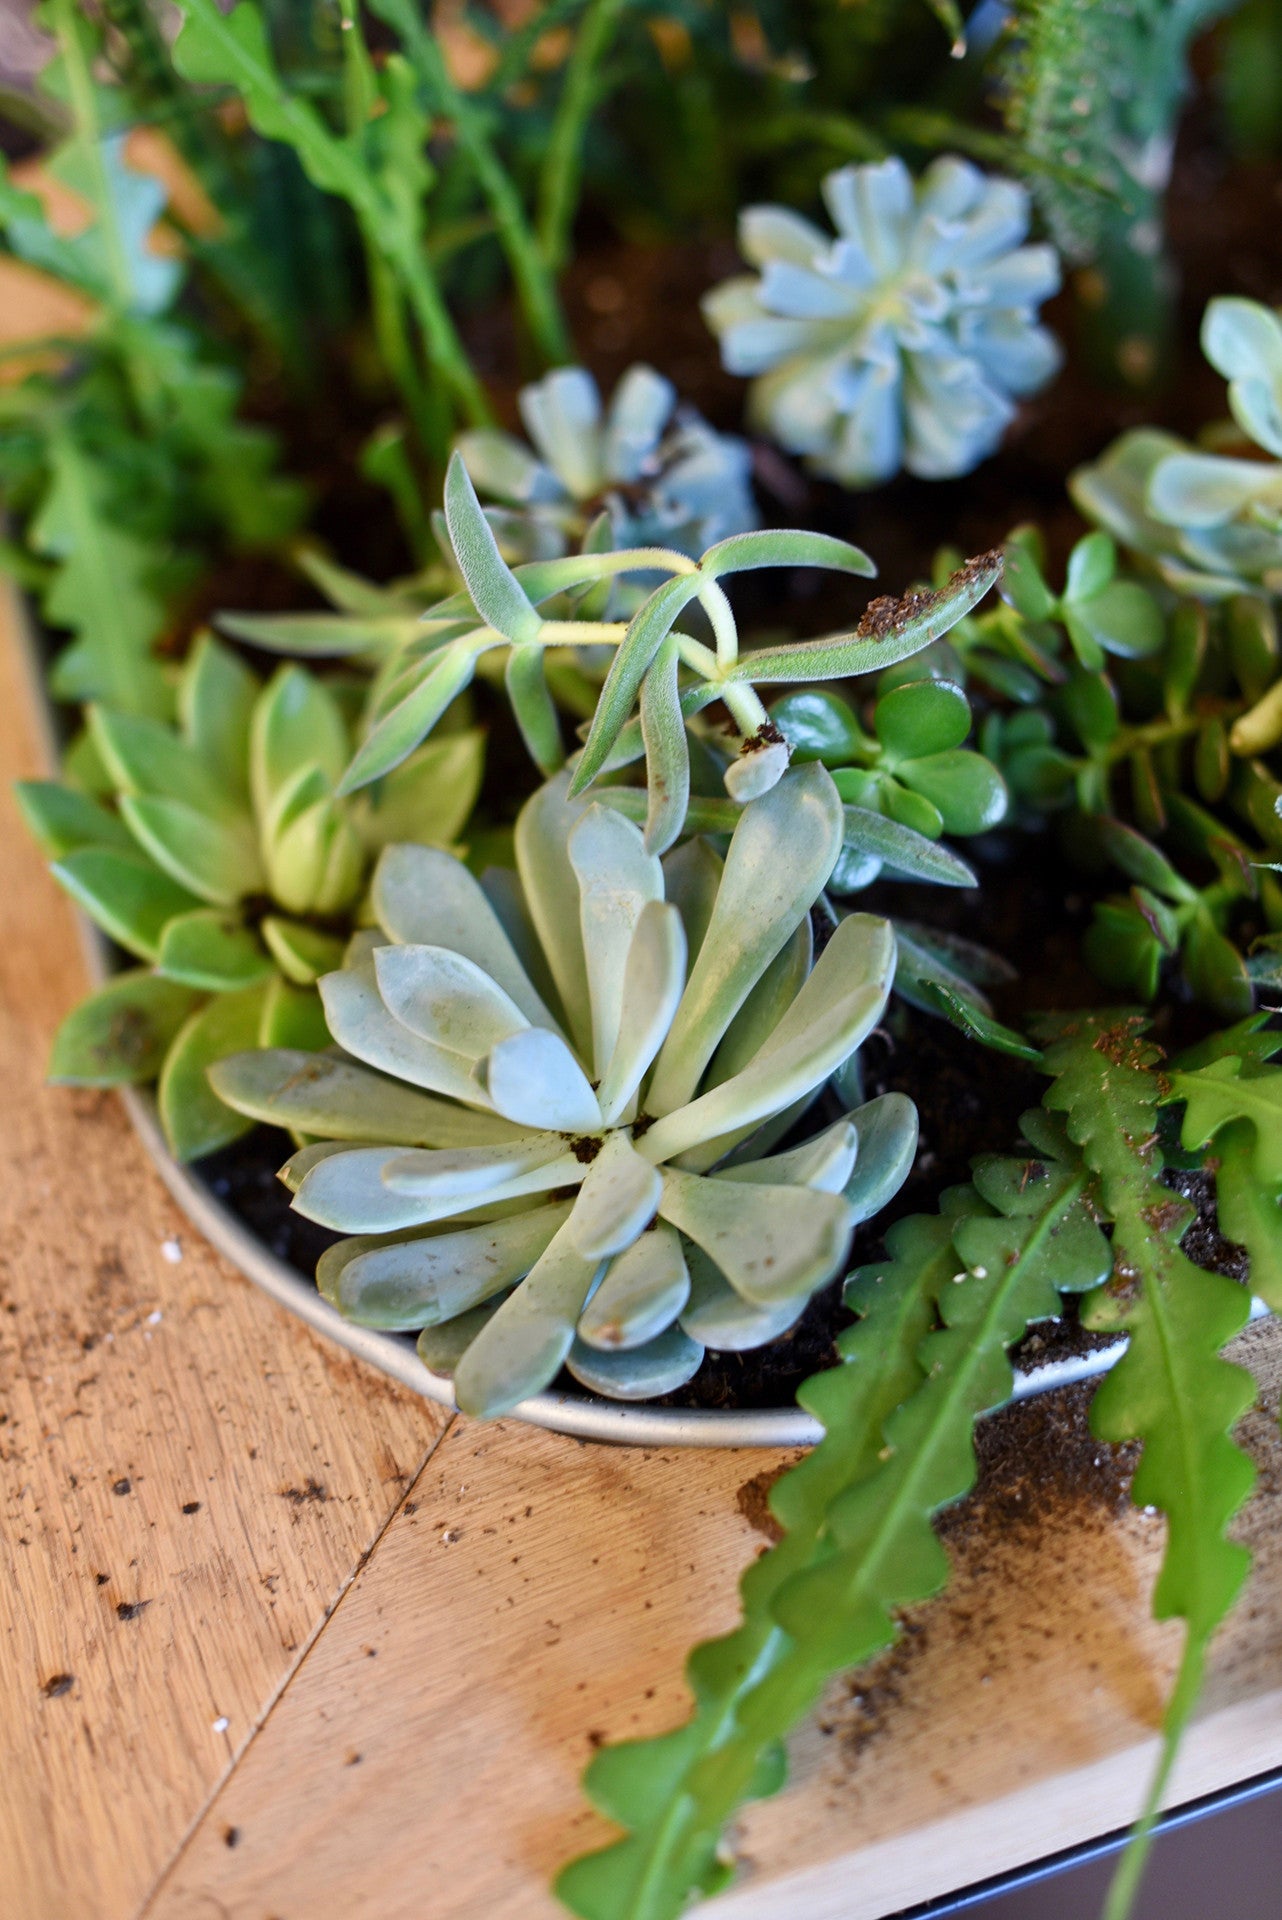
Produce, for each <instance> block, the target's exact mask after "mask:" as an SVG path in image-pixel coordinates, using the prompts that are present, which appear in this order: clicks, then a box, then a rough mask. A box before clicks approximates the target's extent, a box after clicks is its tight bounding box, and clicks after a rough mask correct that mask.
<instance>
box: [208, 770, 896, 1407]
mask: <svg viewBox="0 0 1282 1920" xmlns="http://www.w3.org/2000/svg"><path fill="white" fill-rule="evenodd" d="M841 833H842V813H841V802H840V799H839V796H838V794H837V791H836V788H835V787H834V785H833V782H832V779H831V778H830V776H829V775H828V774H827V773H826V772H825V770H824V769H823V768H822V766H819V765H813V766H809V767H803V768H798V769H797V770H796V771H794V772H792V773H789V774H788V775H787V776H786V777H785V778H784V779H783V780H782V781H780V782H779V783H778V784H777V785H776V786H775V787H774V788H773V789H772V790H771V792H770V793H768V794H767V795H766V796H765V797H764V798H762V799H759V800H755V801H753V802H752V803H751V804H749V805H748V806H746V807H745V808H744V809H743V811H742V813H741V815H740V818H739V822H738V824H737V826H736V828H735V831H734V833H733V835H732V836H731V838H730V842H729V846H728V848H727V850H726V853H725V857H724V860H723V859H722V858H721V857H720V856H719V855H718V854H717V853H716V852H715V851H714V850H713V848H712V847H711V845H709V843H708V842H707V841H704V840H698V839H694V840H690V841H687V842H686V844H685V845H684V846H683V847H682V848H681V849H680V850H679V851H677V852H675V853H672V854H670V855H669V856H668V859H667V862H666V865H665V864H661V863H660V861H659V860H658V858H657V857H656V856H655V855H654V854H652V853H648V852H647V851H646V848H645V844H644V841H643V838H642V835H641V832H640V830H639V829H638V828H637V827H636V826H634V825H633V824H632V823H631V822H630V821H628V820H626V819H625V818H624V817H623V815H622V814H620V813H618V812H617V811H614V810H613V809H611V808H609V807H607V806H604V805H602V804H601V803H600V802H591V803H589V802H584V801H577V802H576V801H574V800H572V799H571V798H570V797H569V794H568V781H567V778H566V776H565V775H560V776H558V778H557V779H556V780H554V781H552V782H549V783H548V784H547V785H545V786H543V787H542V788H540V789H539V790H538V792H536V794H535V795H534V796H533V798H532V799H531V800H529V801H527V802H526V804H525V807H524V808H523V810H522V812H521V815H520V818H519V820H518V822H517V831H516V854H517V871H516V873H515V874H506V875H503V876H501V878H502V885H501V886H499V885H496V886H495V887H494V889H493V893H492V897H490V896H488V895H487V893H486V891H485V889H484V888H483V887H482V886H481V885H480V884H479V883H478V882H477V881H476V880H475V879H474V878H473V877H472V876H471V875H470V874H469V873H468V871H467V869H466V867H465V866H464V865H463V864H462V863H461V862H459V861H458V860H457V859H455V858H454V857H453V856H452V855H450V854H448V853H446V852H440V851H431V850H428V849H424V848H414V847H404V846H402V847H394V848H390V849H389V850H388V851H387V852H385V853H384V854H383V856H382V858H381V860H380V862H379V865H378V868H377V870H376V873H375V878H374V888H373V905H374V909H375V912H376V914H377V917H378V925H377V927H376V928H373V929H370V930H369V931H368V932H363V933H361V934H359V935H358V936H357V938H356V940H355V941H354V942H353V946H352V948H351V950H350V951H349V956H348V961H347V963H346V965H345V966H344V967H343V968H342V969H340V970H338V971H336V972H333V973H330V974H327V975H325V976H323V977H322V979H321V981H320V992H321V995H322V998H323V1001H324V1005H325V1012H326V1017H327V1019H328V1022H329V1027H330V1031H331V1032H332V1034H333V1036H334V1039H335V1040H336V1041H337V1043H338V1046H339V1048H340V1049H341V1050H342V1051H341V1054H340V1055H338V1056H333V1055H322V1056H320V1057H318V1058H316V1059H314V1060H309V1059H308V1058H307V1057H305V1056H301V1057H300V1055H299V1054H298V1053H296V1052H293V1051H284V1052H274V1051H271V1050H268V1051H253V1052H247V1053H242V1054H240V1055H239V1056H237V1057H233V1058H232V1059H229V1060H224V1061H223V1062H222V1063H221V1065H219V1066H218V1067H216V1068H215V1069H214V1073H213V1079H214V1084H215V1086H216V1087H217V1088H218V1090H219V1092H220V1093H221V1095H222V1097H223V1098H224V1099H225V1100H226V1101H228V1102H229V1103H230V1104H231V1105H233V1106H236V1107H237V1108H239V1110H240V1111H241V1112H242V1113H244V1114H246V1115H249V1116H252V1117H253V1118H258V1119H270V1120H274V1121H276V1122H277V1123H278V1124H283V1125H287V1126H290V1127H292V1128H295V1129H298V1130H301V1131H302V1132H303V1133H305V1134H306V1135H308V1136H309V1141H310V1144H308V1145H307V1146H305V1147H303V1148H302V1150H301V1151H300V1152H299V1153H298V1154H296V1155H295V1156H294V1158H293V1160H291V1162H290V1163H289V1165H288V1166H287V1168H286V1169H285V1176H284V1177H285V1178H286V1180H287V1181H288V1183H289V1185H290V1186H291V1187H292V1188H293V1190H294V1205H295V1206H296V1207H297V1208H298V1209H299V1210H300V1211H301V1212H303V1213H305V1214H306V1215H308V1217H309V1218H311V1219H313V1220H317V1221H319V1222H320V1223H321V1224H322V1225H324V1226H327V1227H331V1228H337V1229H339V1230H340V1231H343V1232H345V1233H349V1234H352V1235H354V1236H355V1237H353V1238H350V1239H346V1240H342V1241H340V1242H339V1243H338V1244H337V1245H336V1246H335V1247H333V1248H332V1249H331V1250H330V1251H329V1252H328V1253H326V1254H325V1255H324V1256H323V1258H322V1261H321V1266H320V1272H319V1279H320V1284H321V1288H322V1290H323V1292H324V1293H325V1294H326V1296H327V1298H329V1299H330V1300H331V1301H332V1302H334V1304H335V1305H337V1306H338V1307H339V1308H340V1309H341V1310H342V1311H343V1312H344V1313H346V1314H348V1315H350V1316H351V1317H352V1318H354V1319H356V1320H359V1321H362V1322H363V1323H365V1324H367V1325H372V1326H379V1327H395V1328H402V1329H407V1328H408V1329H415V1330H417V1329H423V1331H422V1333H421V1336H420V1342H419V1351H420V1353H421V1354H422V1355H423V1358H424V1359H425V1360H426V1361H427V1363H428V1365H429V1366H432V1367H435V1368H437V1369H438V1370H444V1371H447V1372H450V1373H452V1374H453V1376H454V1383H455V1392H456V1395H457V1398H458V1401H459V1404H460V1405H461V1406H462V1407H463V1408H464V1409H465V1410H467V1411H469V1412H472V1413H477V1414H487V1415H488V1414H496V1413H502V1412H505V1411H507V1410H508V1409H510V1408H511V1407H513V1406H515V1405H516V1404H517V1403H518V1402H519V1401H521V1400H523V1399H525V1398H526V1397H527V1396H528V1395H530V1394H532V1393H535V1392H537V1391H538V1390H540V1389H541V1388H543V1387H545V1386H547V1385H548V1383H549V1382H550V1381H551V1380H552V1379H553V1378H554V1377H555V1375H556V1374H557V1373H558V1372H559V1371H560V1369H561V1367H562V1365H563V1364H566V1365H568V1367H569V1369H570V1372H571V1373H572V1374H573V1375H574V1376H575V1377H576V1378H577V1379H578V1380H579V1381H581V1382H582V1383H583V1384H584V1385H585V1386H588V1387H591V1388H592V1389H594V1390H595V1391H597V1392H600V1393H604V1394H608V1395H613V1396H617V1397H621V1398H625V1399H627V1398H641V1397H650V1396H651V1395H654V1394H656V1393H662V1392H665V1391H668V1390H670V1389H672V1388H674V1387H677V1386H679V1385H681V1384H682V1383H683V1382H684V1381H686V1380H687V1379H689V1377H690V1376H691V1374H692V1373H693V1372H694V1371H695V1369H696V1368H697V1367H698V1365H699V1363H700V1362H701V1360H702V1358H703V1353H704V1348H705V1346H714V1347H718V1348H722V1349H730V1350H740V1349H744V1348H748V1347H752V1346H757V1345H760V1344H761V1343H763V1342H765V1341H768V1340H771V1339H773V1338H775V1337H777V1336H778V1335H779V1334H780V1333H782V1332H784V1331H785V1330H786V1329H787V1328H788V1327H789V1326H791V1325H792V1323H793V1322H794V1321H795V1320H796V1319H797V1317H798V1316H799V1314H800V1313H801V1311H802V1309H803V1308H804V1306H805V1304H806V1302H807V1300H808V1299H809V1298H810V1296H811V1294H812V1293H814V1291H815V1290H816V1289H817V1288H818V1287H821V1286H823V1285H824V1284H825V1283H826V1282H827V1281H829V1280H831V1279H832V1278H833V1277H834V1276H835V1275H836V1274H837V1273H838V1272H839V1270H840V1268H841V1265H842V1262H843V1259H844V1257H845V1253H846V1250H847V1247H848V1246H849V1243H850V1235H851V1231H852V1229H853V1227H854V1225H855V1224H856V1222H857V1221H859V1220H860V1219H863V1218H866V1217H867V1216H868V1214H870V1213H872V1212H874V1211H876V1209H877V1208H878V1207H879V1206H880V1205H881V1204H882V1203H883V1202H884V1201H885V1199H886V1198H888V1197H889V1195H890V1194H891V1193H892V1192H893V1191H894V1190H895V1188H896V1187H897V1186H898V1184H899V1183H900V1181H901V1180H902V1179H903V1177H904V1175H905V1174H906V1173H907V1171H908V1168H909V1166H910V1165H911V1162H912V1158H913V1152H914V1146H915V1141H916V1115H915V1112H914V1110H913V1108H912V1105H911V1102H909V1101H906V1100H904V1099H903V1098H902V1096H895V1095H888V1096H885V1097H884V1098H883V1099H882V1100H880V1101H875V1102H873V1103H871V1104H870V1105H869V1106H865V1107H862V1108H860V1109H858V1110H857V1111H855V1112H853V1113H843V1114H842V1115H841V1117H839V1118H836V1119H833V1118H832V1117H831V1115H825V1116H822V1118H823V1119H824V1120H825V1121H826V1124H822V1125H821V1126H820V1128H819V1130H818V1131H816V1132H814V1133H812V1134H810V1135H809V1136H808V1137H807V1138H806V1139H805V1140H804V1141H803V1143H802V1144H800V1145H793V1146H790V1147H789V1148H787V1150H785V1151H776V1150H775V1149H776V1148H777V1146H778V1143H779V1141H780V1139H781V1137H782V1136H784V1135H785V1134H789V1133H790V1130H791V1129H792V1128H793V1127H794V1126H795V1124H796V1122H797V1121H798V1119H799V1117H800V1116H801V1115H803V1114H805V1113H806V1112H807V1111H808V1110H809V1109H810V1108H811V1106H812V1105H813V1103H814V1102H815V1100H816V1098H817V1096H818V1095H819V1094H820V1092H821V1090H822V1088H823V1086H824V1084H825V1082H827V1081H828V1080H829V1079H830V1078H831V1077H832V1075H833V1074H834V1073H836V1072H837V1071H838V1070H839V1069H841V1070H844V1072H845V1074H846V1076H847V1079H848V1080H849V1077H850V1074H851V1062H852V1060H853V1056H854V1055H855V1053H856V1052H857V1049H858V1047H859V1045H860V1042H861V1041H862V1040H863V1039H864V1037H865V1036H866V1035H867V1034H868V1032H869V1031H870V1030H871V1028H872V1027H873V1026H874V1025H875V1024H876V1022H877V1020H878V1019H879V1018H880V1016H881V1013H882V1010H883V1008H884V1007H885V1004H886V998H887V995H888V993H889V991H890V984H891V979H892V976H893V971H894V956H895V939H894V934H893V931H892V929H891V928H890V926H889V924H888V923H887V922H886V921H885V920H882V919H879V918H877V917H875V916H871V915H854V916H851V917H849V918H847V919H845V920H844V921H842V923H841V924H840V925H839V926H838V927H837V928H836V929H835V931H833V932H832V934H831V938H830V939H829V940H828V943H827V945H826V946H825V947H824V949H823V951H822V953H821V954H820V955H819V957H818V959H817V960H816V959H815V958H814V949H813V939H812V932H811V921H810V911H811V908H812V907H813V906H814V904H815V902H816V900H817V899H818V897H819V894H820V891H821V889H822V887H823V885H824V882H825V880H826V879H827V876H828V873H829V871H830V869H831V867H832V864H833V862H834V860H835V859H836V857H837V852H838V849H839V847H840V845H841Z"/></svg>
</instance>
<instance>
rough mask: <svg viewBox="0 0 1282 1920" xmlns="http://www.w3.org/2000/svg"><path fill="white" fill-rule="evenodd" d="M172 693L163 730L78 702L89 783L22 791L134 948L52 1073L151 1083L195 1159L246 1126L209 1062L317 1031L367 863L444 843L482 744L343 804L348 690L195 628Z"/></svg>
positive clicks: (67, 869) (453, 746) (60, 1040)
mask: <svg viewBox="0 0 1282 1920" xmlns="http://www.w3.org/2000/svg"><path fill="white" fill-rule="evenodd" d="M355 692H356V696H357V697H359V689H356V690H355ZM177 704H178V714H179V718H178V723H177V725H174V726H171V725H168V724H166V723H164V722H162V721H158V720H155V719H152V718H149V717H146V716H143V715H138V714H130V713H127V712H123V711H120V710H118V709H113V708H111V707H107V706H94V707H91V708H90V709H89V716H88V735H87V751H86V752H85V753H83V754H82V755H81V756H80V759H79V770H80V772H81V773H82V775H86V776H92V782H93V788H94V789H95V790H93V791H87V790H86V789H85V788H84V787H83V786H74V785H70V784H66V783H62V782H57V781H27V782H23V783H22V784H21V785H20V786H19V789H18V798H19V803H20V805H21V808H22V811H23V814H24V816H25V818H26V820H27V823H28V825H29V826H30V828H31V830H32V832H33V833H34V834H35V836H36V838H37V840H38V841H39V842H40V844H41V846H42V847H43V848H44V850H45V852H46V853H47V854H48V855H49V856H50V858H51V859H52V861H53V867H52V871H53V873H54V876H55V878H56V879H57V880H58V881H59V882H60V884H61V885H62V886H63V887H65V888H66V890H67V892H68V893H69V894H70V895H71V896H72V898H73V899H74V900H75V901H76V902H77V904H78V905H79V906H81V907H82V908H83V909H84V910H85V912H87V913H88V914H89V916H90V918H91V919H92V920H93V921H94V922H95V924H96V925H97V926H99V927H100V928H101V929H102V930H103V932H104V933H106V934H107V935H108V937H109V938H110V939H111V940H112V941H113V942H115V944H116V945H117V946H119V947H121V948H123V949H124V951H125V952H126V953H127V954H129V955H131V956H133V958H134V959H136V960H138V961H141V962H142V963H143V964H142V966H141V967H139V968H138V969H136V970H133V971H128V972H124V973H120V974H117V975H116V976H114V977H113V978H112V979H111V980H110V981H109V982H108V983H107V985H106V986H104V987H101V988H100V989H99V990H98V991H97V992H96V993H94V994H91V995H90V997H89V998H88V999H87V1000H86V1001H84V1002H82V1004H81V1005H80V1006H79V1007H77V1008H76V1009H75V1010H74V1011H73V1012H72V1013H71V1014H69V1015H68V1017H67V1019H66V1020H65V1021H64V1023H63V1026H62V1028H61V1029H60V1031H59V1033H58V1036H57V1038H56V1040H55V1042H54V1048H53V1057H52V1060H51V1063H50V1073H51V1076H52V1077H53V1078H54V1079H55V1080H61V1081H65V1082H70V1083H72V1084H76V1085H82V1086H83V1085H89V1086H115V1085H120V1084H137V1083H140V1082H143V1083H145V1082H149V1081H152V1080H155V1081H156V1082H157V1083H158V1084H157V1097H158V1103H159V1109H160V1116H161V1120H162V1122H163V1124H164V1128H165V1133H166V1137H167V1139H168V1141H169V1144H170V1146H171V1147H172V1149H173V1151H174V1152H175V1154H176V1155H177V1156H178V1157H179V1158H180V1159H190V1158H193V1157H196V1156H198V1155H200V1154H203V1153H209V1152H211V1151H213V1150H214V1149H215V1148H216V1147H219V1146H223V1145H225V1144H226V1143H227V1142H228V1141H229V1140H232V1139H234V1138H235V1137H236V1136H237V1135H238V1134H239V1133H242V1132H244V1131H245V1127H244V1123H243V1122H242V1121H241V1119H240V1118H239V1116H238V1115H236V1114H235V1113H233V1112H232V1111H231V1109H230V1108H228V1107H226V1106H224V1105H223V1104H222V1103H221V1102H220V1101H219V1100H218V1099H217V1098H216V1097H215V1095H214V1093H213V1092H212V1090H211V1089H210V1087H209V1085H208V1082H207V1079H206V1071H207V1068H208V1067H209V1065H210V1063H211V1062H212V1061H214V1060H217V1059H220V1058H221V1057H222V1056H223V1055H224V1054H227V1053H234V1052H238V1051H239V1050H240V1049H242V1048H243V1047H245V1046H291V1045H292V1046H297V1047H302V1048H324V1047H328V1046H329V1044H330V1040H329V1034H328V1030H327V1028H326V1026H325V1020H324V1016H323V1013H322V1010H321V1005H320V1000H319V998H318V996H317V994H316V991H315V983H316V980H317V978H318V977H319V975H321V974H322V973H324V972H326V971H327V970H329V969H330V968H332V967H334V966H336V965H337V964H338V962H339V960H340V959H341V957H342V953H343V949H344V944H345V939H346V936H347V934H348V933H349V932H350V931H351V929H352V928H353V927H354V926H355V924H356V923H357V921H358V919H359V916H360V913H361V910H362V903H363V900H364V895H365V891H366V886H367V881H368V873H369V866H370V861H371V859H372V858H373V856H374V855H375V854H376V853H377V852H378V851H379V849H380V848H382V847H383V846H385V845H387V844H388V842H389V841H393V840H395V841H398V842H399V841H403V840H419V841H422V842H425V843H433V844H437V845H449V844H451V843H453V842H454V841H455V840H456V839H457V837H458V836H459V834H461V832H462V831H463V829H464V827H465V825H466V822H467V819H468V817H469V815H470V813H471V811H472V807H473V804H474V802H475V799H476V794H477V790H478V787H479V785H480V777H481V763H482V753H483V743H482V739H481V736H480V735H479V734H478V733H477V732H476V731H474V730H466V729H455V730H454V731H442V732H441V733H440V734H439V735H438V737H437V738H436V739H435V740H434V741H433V742H431V743H430V744H429V745H428V746H426V747H424V748H422V749H421V750H420V752H419V753H418V754H416V755H415V756H414V757H413V758H411V759H410V760H408V761H406V762H405V764H404V765H403V766H402V767H401V768H399V769H398V770H397V772H396V773H394V774H392V775H390V776H389V777H388V778H387V779H386V780H383V781H381V782H379V783H378V785H377V786H375V787H372V788H370V789H367V790H366V791H365V792H364V793H362V794H361V795H360V796H359V797H358V798H357V799H355V800H349V801H344V800H341V799H339V798H338V797H337V796H336V793H335V786H336V783H337V780H338V777H339V775H340V774H341V772H342V769H343V767H344V765H345V763H346V761H347V758H348V756H349V754H350V751H351V737H352V719H351V717H350V716H351V709H352V707H353V705H354V700H353V690H352V689H348V688H343V687H331V685H329V684H327V683H325V682H322V681H319V680H317V679H315V678H314V677H313V676H312V675H310V674H309V673H308V672H307V670H306V669H305V668H303V667H301V666H296V665H289V666H282V667H281V668H280V669H279V670H278V672H277V673H276V674H275V675H274V676H273V678H272V679H271V681H270V682H269V683H268V684H267V685H266V686H265V687H264V686H263V685H262V684H261V682H260V681H259V680H258V678H257V676H256V675H254V674H253V673H252V672H251V671H250V670H249V669H248V668H247V667H246V666H244V665H243V664H242V663H241V662H240V661H239V660H238V659H237V658H236V657H235V656H234V655H233V654H231V653H230V652H229V651H228V650H227V649H226V648H224V647H222V646H221V645H220V644H219V643H218V642H217V641H215V640H212V639H208V638H206V639H204V640H202V641H201V642H200V643H199V644H198V645H197V646H196V647H195V648H194V650H193V652H192V654H191V656H190V659H189V661H188V663H187V665H186V667H185V668H184V670H183V673H182V676H181V678H180V681H179V684H178V690H177Z"/></svg>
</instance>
